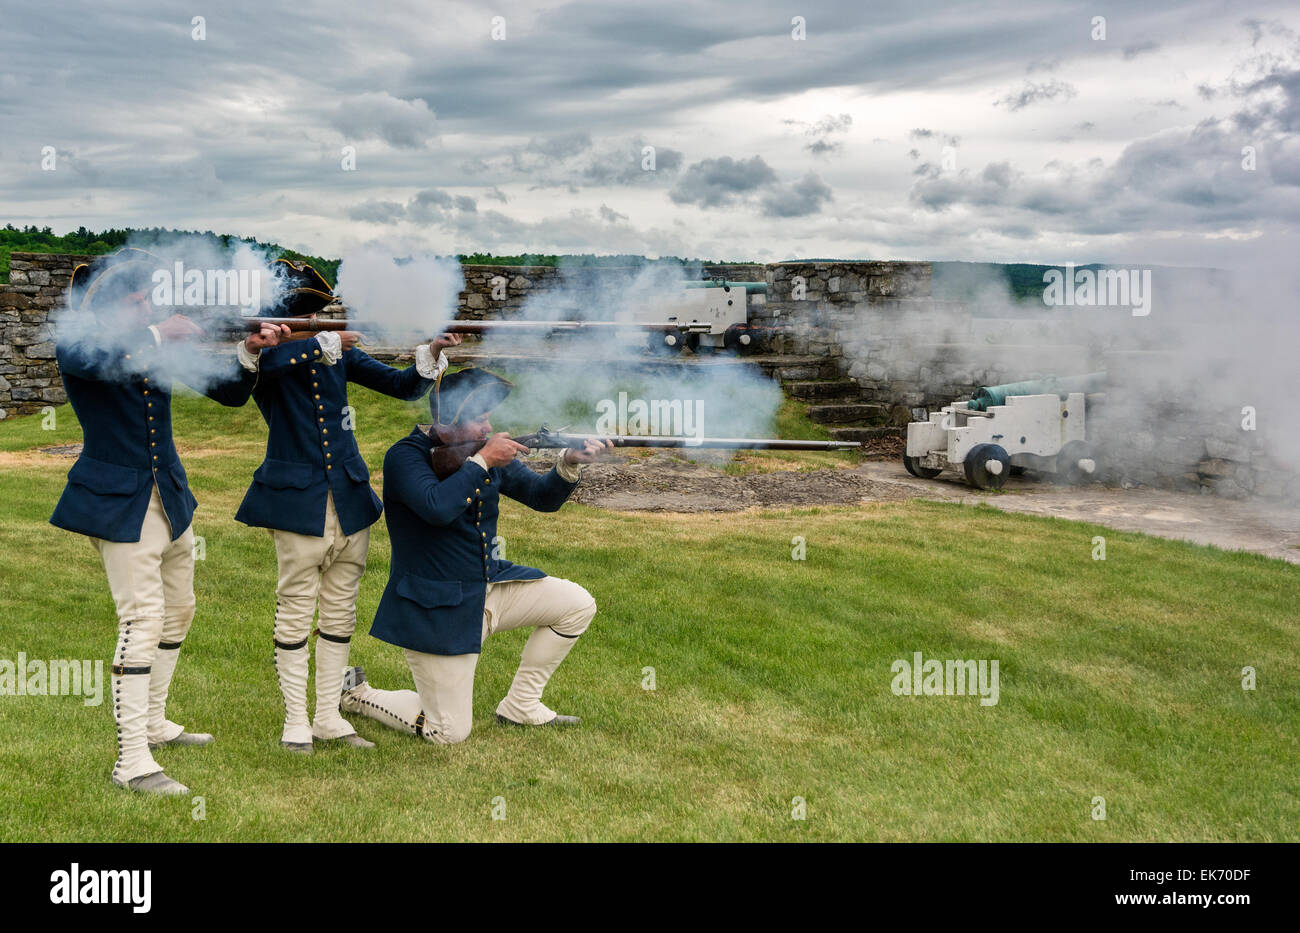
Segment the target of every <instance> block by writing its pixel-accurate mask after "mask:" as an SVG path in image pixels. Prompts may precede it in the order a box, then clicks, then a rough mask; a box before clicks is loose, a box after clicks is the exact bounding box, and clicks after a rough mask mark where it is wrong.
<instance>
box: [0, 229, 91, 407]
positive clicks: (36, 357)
mask: <svg viewBox="0 0 1300 933" xmlns="http://www.w3.org/2000/svg"><path fill="white" fill-rule="evenodd" d="M92 258H93V257H90V256H69V255H66V254H55V253H14V254H13V255H12V256H10V259H9V284H8V285H0V419H4V418H8V417H10V416H12V415H26V414H32V413H34V412H38V411H40V410H41V409H42V408H44V407H45V406H47V405H60V404H62V403H63V402H65V401H67V396H66V395H65V394H64V392H63V381H62V379H60V378H59V369H58V366H57V365H56V364H55V362H54V343H53V339H52V337H51V335H50V328H49V322H48V321H49V315H50V312H51V311H52V310H53V309H54V308H55V307H57V306H58V305H59V304H60V303H61V302H62V300H63V293H64V291H66V290H67V287H68V282H69V281H70V280H71V278H72V270H73V269H74V268H75V267H76V266H77V264H78V263H82V262H88V261H90V260H91V259H92Z"/></svg>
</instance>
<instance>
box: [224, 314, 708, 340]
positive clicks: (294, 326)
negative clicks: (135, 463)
mask: <svg viewBox="0 0 1300 933" xmlns="http://www.w3.org/2000/svg"><path fill="white" fill-rule="evenodd" d="M221 323H222V324H229V325H232V326H234V327H237V328H239V329H241V330H245V331H248V332H250V333H256V332H257V331H258V330H260V329H261V327H262V325H263V324H275V325H279V324H285V325H288V327H289V330H290V331H292V332H293V333H294V335H300V336H307V335H309V334H313V333H319V332H320V331H328V330H351V331H362V332H365V331H371V332H375V331H378V332H383V331H385V330H394V329H397V328H394V327H393V325H391V324H384V323H383V322H380V321H364V320H362V321H351V320H339V319H335V318H316V317H239V318H223V319H222V321H221ZM711 328H712V325H711V324H709V322H707V321H674V320H668V321H464V320H452V321H448V322H446V323H445V324H443V325H441V326H439V327H437V328H434V329H435V330H437V332H438V333H442V334H486V333H492V332H498V333H501V332H506V333H509V332H514V333H529V334H552V333H557V332H565V331H579V330H593V331H600V330H643V331H663V332H665V333H668V332H671V331H683V332H685V333H696V334H707V333H708V332H709V330H710V329H711Z"/></svg>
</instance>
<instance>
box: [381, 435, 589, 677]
mask: <svg viewBox="0 0 1300 933" xmlns="http://www.w3.org/2000/svg"><path fill="white" fill-rule="evenodd" d="M432 449H433V441H432V440H431V439H430V438H429V437H428V436H426V435H425V433H424V432H423V431H421V430H420V429H419V428H416V429H415V430H414V431H412V432H411V433H410V434H409V435H407V436H406V437H404V438H402V440H400V441H398V442H397V443H396V444H394V445H393V446H392V447H391V448H389V450H388V455H387V456H386V457H385V458H384V506H385V511H384V520H385V521H386V522H387V523H388V535H389V538H390V539H391V540H392V548H393V551H392V562H391V565H390V568H389V576H388V585H387V586H386V587H385V588H384V595H383V598H382V599H380V601H379V609H378V610H377V611H376V613H375V621H374V624H373V625H372V626H371V628H370V634H371V635H373V636H375V637H376V638H378V639H380V640H382V641H386V642H388V643H390V644H393V645H397V646H398V647H401V648H410V649H412V650H413V651H422V652H424V653H426V654H445V655H451V654H477V653H478V652H479V651H480V649H481V648H482V644H483V603H484V600H485V599H486V596H487V584H488V583H505V582H508V581H511V580H536V579H539V578H541V577H544V576H546V574H544V573H542V571H540V570H538V569H536V568H534V567H523V566H520V565H519V564H512V563H511V562H510V561H508V560H501V559H498V558H496V557H494V556H493V551H494V550H495V547H494V544H493V538H495V537H496V533H497V509H498V505H499V501H500V497H501V496H509V497H510V498H511V499H515V500H517V501H519V502H522V503H523V504H524V505H526V506H528V507H529V508H531V509H536V510H537V511H539V512H554V511H557V510H558V509H559V508H560V506H562V505H563V504H564V503H565V501H566V500H567V499H568V498H569V495H570V494H571V493H572V492H573V490H574V489H575V488H577V485H578V484H577V483H570V482H568V481H567V480H565V479H564V478H563V477H561V476H560V474H559V473H558V472H556V471H555V470H551V471H550V472H549V473H547V474H545V475H544V476H539V475H538V474H536V473H534V472H533V471H532V470H530V469H528V467H526V466H524V465H523V464H522V463H520V462H519V461H518V460H514V461H511V463H509V464H508V465H506V466H504V467H493V468H492V469H490V470H486V471H485V470H484V469H483V468H482V467H480V466H479V465H478V464H477V463H474V462H472V461H469V460H466V461H465V463H464V465H463V466H461V468H460V469H459V470H457V471H456V472H455V473H453V474H452V475H451V476H449V477H447V478H446V479H444V480H439V479H438V477H437V475H436V474H435V473H434V472H433V465H432V463H431V461H430V459H429V453H430V451H431V450H432Z"/></svg>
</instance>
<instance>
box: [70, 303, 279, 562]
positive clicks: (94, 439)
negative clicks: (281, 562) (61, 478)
mask: <svg viewBox="0 0 1300 933" xmlns="http://www.w3.org/2000/svg"><path fill="white" fill-rule="evenodd" d="M127 348H132V349H127ZM156 350H157V342H156V341H155V340H154V337H153V333H152V332H151V331H150V330H149V329H148V328H141V329H140V330H139V331H138V332H134V331H133V332H130V333H127V334H123V335H120V336H119V337H117V338H116V339H115V340H114V348H102V347H95V346H91V345H88V344H85V343H63V342H60V343H59V344H58V346H57V347H56V349H55V357H56V359H57V360H58V364H59V372H60V374H61V375H62V376H63V385H64V388H66V389H67V392H68V401H70V402H71V403H72V410H73V411H75V412H76V413H77V418H78V420H79V421H80V422H81V431H82V435H83V438H84V441H85V444H84V446H83V447H82V451H81V455H80V456H79V457H77V462H76V463H74V464H73V465H72V469H71V470H69V471H68V485H67V486H66V487H65V488H64V490H63V495H62V496H60V497H59V503H58V505H57V506H55V509H54V514H53V515H51V516H50V524H52V525H55V526H56V527H59V528H64V529H67V530H68V531H75V532H77V533H78V534H83V535H91V536H93V537H96V538H103V539H104V540H106V541H139V540H140V529H141V527H142V526H143V525H144V517H145V513H146V512H147V511H148V510H149V499H150V498H151V496H152V495H153V486H154V484H155V483H157V485H158V492H159V495H160V497H161V498H162V504H163V508H164V509H165V510H166V512H167V520H168V521H169V522H171V531H172V540H173V541H175V540H176V539H177V538H179V537H180V536H181V535H183V534H184V533H185V529H187V528H189V527H190V522H191V521H193V518H194V509H195V507H196V506H197V505H198V502H197V501H196V500H195V498H194V495H193V494H192V493H191V492H190V487H189V481H188V479H187V478H186V476H185V468H184V467H183V466H181V460H180V457H179V456H177V454H176V447H175V445H174V444H173V443H172V407H171V389H172V386H171V383H170V382H168V381H166V380H163V379H161V378H160V377H159V376H158V375H157V374H156V373H154V372H153V371H152V370H151V369H150V367H149V358H150V355H151V354H153V353H155V352H156ZM180 352H184V351H183V350H180V349H179V348H176V347H169V348H168V354H169V359H171V358H172V355H173V354H176V353H180ZM196 352H197V351H196ZM169 368H172V367H169ZM199 368H200V367H196V369H199ZM201 369H202V370H204V371H206V370H210V369H211V365H210V364H207V365H204V366H203V367H201ZM254 382H255V377H254V375H253V374H252V373H249V372H246V371H245V370H244V369H243V367H241V366H240V365H239V363H238V361H237V360H236V359H235V358H234V357H233V356H232V357H231V360H230V369H229V374H228V377H227V378H225V379H222V380H219V381H217V382H216V383H215V384H213V385H209V386H206V387H200V391H202V392H203V394H204V395H206V396H208V398H211V399H214V400H215V401H218V402H220V403H221V404H222V405H230V406H233V407H237V406H239V405H243V404H244V403H245V402H247V401H248V397H249V394H250V393H251V392H252V389H253V384H254Z"/></svg>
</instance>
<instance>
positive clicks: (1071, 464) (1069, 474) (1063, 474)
mask: <svg viewBox="0 0 1300 933" xmlns="http://www.w3.org/2000/svg"><path fill="white" fill-rule="evenodd" d="M1080 460H1094V461H1095V455H1094V454H1093V451H1092V445H1091V444H1088V443H1087V442H1085V441H1070V442H1069V443H1068V444H1066V445H1065V446H1064V447H1062V448H1061V449H1060V451H1059V452H1058V453H1057V455H1056V479H1057V481H1058V482H1061V483H1065V484H1066V485H1067V486H1077V485H1079V484H1080V483H1086V482H1088V480H1089V479H1091V478H1092V476H1093V475H1094V474H1095V470H1094V473H1088V472H1086V471H1084V470H1083V469H1081V468H1080V466H1079V461H1080Z"/></svg>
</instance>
